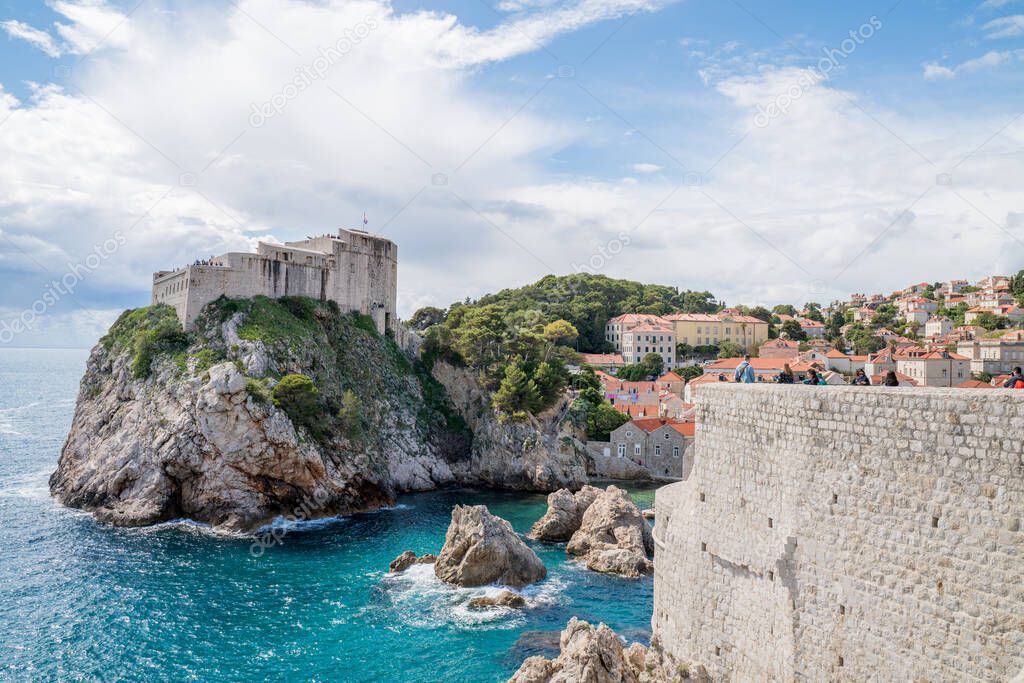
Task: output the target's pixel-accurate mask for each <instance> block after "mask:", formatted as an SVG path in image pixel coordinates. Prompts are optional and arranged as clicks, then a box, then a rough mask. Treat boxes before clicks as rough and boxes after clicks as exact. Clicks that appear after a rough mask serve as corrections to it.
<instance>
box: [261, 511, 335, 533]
mask: <svg viewBox="0 0 1024 683" xmlns="http://www.w3.org/2000/svg"><path fill="white" fill-rule="evenodd" d="M349 521H351V520H350V518H349V517H347V516H344V515H335V516H333V517H318V518H316V519H288V518H287V517H275V518H274V520H273V521H272V522H270V523H268V524H264V525H263V526H261V527H260V528H259V529H257V530H256V531H254V532H253V533H252V534H251V535H252V536H263V535H265V534H282V533H285V534H290V533H292V532H294V531H299V532H302V531H311V530H313V529H323V528H325V527H329V526H334V525H335V524H341V523H346V522H349Z"/></svg>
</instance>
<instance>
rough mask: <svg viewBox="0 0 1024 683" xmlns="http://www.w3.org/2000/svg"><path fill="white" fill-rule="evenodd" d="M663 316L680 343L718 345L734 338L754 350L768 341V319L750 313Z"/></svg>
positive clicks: (734, 340) (671, 314)
mask: <svg viewBox="0 0 1024 683" xmlns="http://www.w3.org/2000/svg"><path fill="white" fill-rule="evenodd" d="M662 317H664V318H665V320H668V321H669V322H671V323H672V326H673V327H674V328H675V332H676V334H675V337H676V343H677V344H689V345H690V346H710V345H714V346H718V345H720V344H721V343H722V342H725V341H731V342H734V343H736V344H739V346H740V347H741V348H743V349H745V350H746V351H747V352H754V351H756V349H757V348H758V347H759V346H761V344H763V343H765V342H766V341H768V323H766V322H765V321H763V320H761V319H760V318H755V317H753V316H749V315H733V314H730V313H714V314H707V313H670V314H668V315H666V316H662Z"/></svg>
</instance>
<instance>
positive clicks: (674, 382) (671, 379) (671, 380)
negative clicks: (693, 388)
mask: <svg viewBox="0 0 1024 683" xmlns="http://www.w3.org/2000/svg"><path fill="white" fill-rule="evenodd" d="M655 384H657V385H658V388H660V389H661V390H662V391H667V392H669V393H672V394H675V395H676V396H682V395H683V387H685V386H686V380H685V379H683V378H682V377H680V376H679V375H677V374H676V373H674V372H672V371H671V370H670V371H669V372H666V373H665V374H664V375H662V376H661V377H659V378H658V379H657V380H656V381H655Z"/></svg>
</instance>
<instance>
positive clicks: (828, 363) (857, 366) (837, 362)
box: [825, 349, 868, 374]
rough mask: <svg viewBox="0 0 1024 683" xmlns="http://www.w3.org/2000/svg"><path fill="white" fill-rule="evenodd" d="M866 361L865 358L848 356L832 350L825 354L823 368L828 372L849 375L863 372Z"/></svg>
mask: <svg viewBox="0 0 1024 683" xmlns="http://www.w3.org/2000/svg"><path fill="white" fill-rule="evenodd" d="M867 360H868V358H867V356H849V355H847V354H845V353H843V352H842V351H840V350H838V349H832V350H831V351H829V352H828V353H826V354H825V367H826V369H828V370H834V371H835V372H843V373H847V374H849V373H852V372H856V371H857V370H863V369H864V364H865V363H867Z"/></svg>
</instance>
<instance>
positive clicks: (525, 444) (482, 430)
mask: <svg viewBox="0 0 1024 683" xmlns="http://www.w3.org/2000/svg"><path fill="white" fill-rule="evenodd" d="M433 376H434V378H435V379H437V380H438V381H439V382H440V383H441V384H443V385H444V386H445V388H446V389H447V391H448V395H449V396H450V397H451V400H452V402H453V403H454V404H455V407H456V408H457V410H458V411H459V414H460V415H462V416H463V417H464V418H465V420H466V422H467V423H468V424H469V427H470V428H471V429H472V431H473V447H472V452H471V464H470V468H471V470H472V472H473V474H474V476H475V478H476V479H477V480H478V481H479V483H480V484H481V485H485V486H493V487H496V488H510V489H521V490H527V491H556V490H558V489H560V488H569V489H573V490H576V489H579V488H580V487H581V486H583V485H584V484H586V483H587V481H588V480H587V456H586V453H585V445H584V444H583V442H581V441H580V440H579V439H578V438H576V436H575V435H574V433H573V429H572V425H571V424H570V423H569V421H568V420H566V419H565V418H566V415H567V413H568V409H569V401H568V399H566V400H565V401H559V402H557V403H556V404H555V405H554V406H552V407H551V408H549V409H548V410H546V411H545V412H543V413H541V414H540V415H537V416H534V415H529V414H527V415H525V416H524V417H523V419H521V420H517V421H510V420H506V421H502V420H501V419H500V417H499V415H498V414H497V413H496V412H495V411H494V410H492V408H491V397H490V393H489V392H488V391H487V390H486V389H485V388H484V387H483V386H481V384H480V383H479V382H477V381H476V378H475V377H474V376H473V373H472V371H471V370H469V369H467V368H462V367H457V366H454V365H451V364H450V363H447V362H444V361H437V362H435V363H434V365H433Z"/></svg>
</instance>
